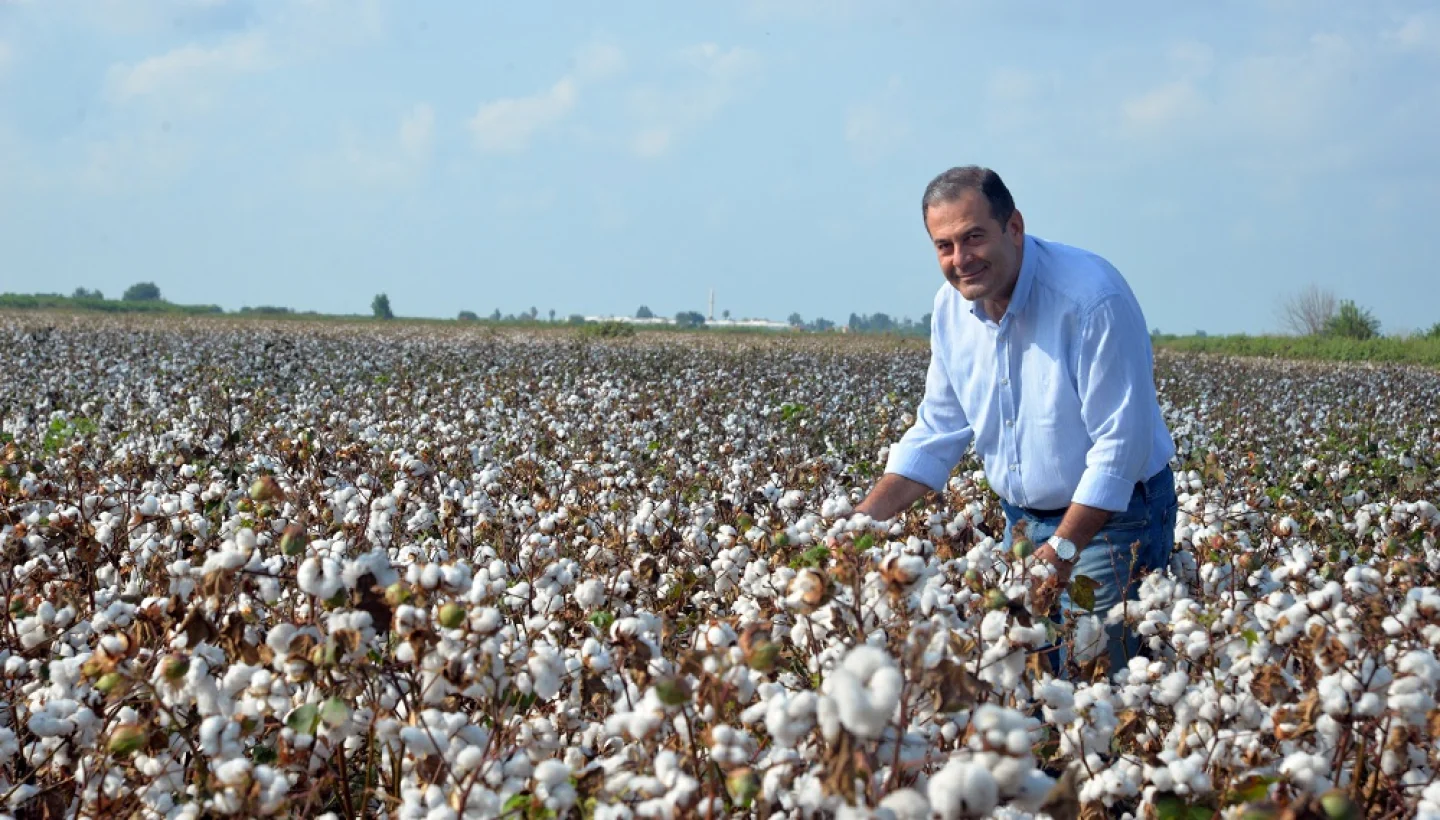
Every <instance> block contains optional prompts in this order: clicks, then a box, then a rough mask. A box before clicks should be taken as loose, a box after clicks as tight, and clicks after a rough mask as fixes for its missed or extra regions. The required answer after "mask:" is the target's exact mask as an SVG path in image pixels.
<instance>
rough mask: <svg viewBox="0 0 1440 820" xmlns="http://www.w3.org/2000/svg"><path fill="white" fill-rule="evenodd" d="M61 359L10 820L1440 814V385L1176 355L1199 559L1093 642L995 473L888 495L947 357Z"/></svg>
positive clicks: (361, 351)
mask: <svg viewBox="0 0 1440 820" xmlns="http://www.w3.org/2000/svg"><path fill="white" fill-rule="evenodd" d="M34 321H35V320H34V319H30V318H0V333H5V334H8V335H9V336H10V337H12V338H16V339H22V340H23V339H25V338H28V337H27V336H26V334H27V333H28V332H29V329H30V328H31V327H32V326H33V322H34ZM140 338H143V339H144V345H143V346H140V347H137V345H136V342H135V340H136V339H140ZM51 339H52V342H51V344H50V346H48V347H47V346H43V345H33V344H29V343H25V342H23V341H22V342H20V343H17V344H13V345H10V346H7V347H5V348H0V365H3V366H4V368H5V372H6V373H7V374H8V376H9V378H10V382H8V383H7V387H8V388H10V390H9V393H8V394H7V395H11V396H13V397H14V398H13V400H12V401H11V404H10V405H8V406H7V409H6V411H5V413H4V414H3V419H0V424H3V431H4V435H3V436H0V549H3V550H4V554H5V556H6V561H7V570H8V571H7V573H6V574H5V577H3V578H0V593H3V596H0V597H3V598H4V600H5V601H6V605H7V607H8V610H7V617H8V620H7V623H6V626H5V629H4V630H0V814H5V815H6V816H20V815H26V816H28V815H34V814H38V813H44V812H49V813H51V814H60V813H66V812H69V813H74V814H79V815H83V816H95V815H107V816H108V815H115V816H121V815H125V816H141V817H157V818H158V817H165V818H172V817H173V818H180V817H196V816H202V815H204V816H221V815H223V816H237V817H240V816H245V817H248V816H270V815H279V814H297V815H306V816H333V817H342V816H358V815H360V814H363V813H365V812H369V813H370V814H376V815H379V814H388V815H390V816H396V817H414V818H449V817H460V816H500V815H506V814H508V815H509V816H515V817H527V818H529V817H545V816H566V815H570V814H575V813H578V814H579V815H580V816H590V817H597V818H606V817H614V818H621V817H624V818H637V817H704V816H715V817H721V816H787V817H804V816H816V815H827V816H828V815H833V816H840V817H850V818H862V817H864V818H894V819H895V820H905V818H926V820H933V818H935V817H956V818H959V817H993V818H1012V817H1014V818H1019V817H1031V816H1042V815H1044V814H1053V813H1062V812H1065V811H1071V810H1073V811H1080V810H1081V809H1083V810H1085V811H1087V812H1089V814H1090V815H1091V816H1096V815H1107V816H1125V815H1129V816H1135V817H1140V816H1148V815H1149V814H1151V813H1159V814H1161V815H1162V816H1163V815H1165V814H1166V813H1168V812H1172V811H1178V810H1181V809H1193V810H1196V811H1200V812H1204V811H1210V810H1221V811H1222V813H1229V814H1231V815H1237V814H1239V813H1240V812H1241V811H1242V807H1244V809H1243V810H1245V811H1251V810H1253V811H1256V812H1264V811H1273V812H1276V813H1278V812H1281V811H1284V810H1287V809H1295V810H1297V811H1298V810H1301V809H1305V810H1313V811H1323V810H1325V809H1326V807H1327V806H1328V807H1330V808H1336V807H1338V808H1339V809H1343V810H1347V811H1349V810H1356V811H1359V812H1361V813H1363V812H1364V811H1366V810H1374V809H1375V808H1376V807H1380V806H1393V807H1399V808H1401V809H1403V810H1405V811H1408V812H1410V813H1415V814H1418V815H1420V816H1426V815H1427V813H1431V814H1434V813H1440V809H1436V808H1435V807H1436V806H1437V805H1440V802H1437V801H1440V798H1437V793H1436V790H1435V785H1434V784H1435V781H1436V777H1435V773H1436V767H1437V765H1440V760H1437V758H1436V754H1435V751H1434V748H1433V744H1432V743H1430V742H1429V740H1430V738H1431V737H1432V736H1433V734H1434V727H1435V720H1436V717H1435V716H1436V714H1437V708H1440V707H1437V703H1436V699H1437V686H1440V658H1437V652H1440V592H1437V590H1436V589H1435V588H1434V587H1433V583H1432V581H1431V580H1430V579H1432V578H1433V577H1434V573H1435V572H1437V571H1440V550H1437V548H1436V540H1435V536H1436V533H1437V532H1440V510H1437V508H1436V506H1435V503H1434V502H1435V493H1434V486H1433V484H1432V483H1431V479H1430V478H1429V476H1431V475H1432V474H1433V472H1434V468H1435V465H1436V464H1437V453H1436V448H1437V445H1436V444H1435V442H1434V439H1433V437H1431V436H1429V435H1428V432H1427V431H1426V428H1425V427H1424V419H1425V418H1426V417H1427V416H1426V414H1427V413H1428V412H1429V407H1428V405H1426V404H1425V399H1424V397H1425V396H1427V395H1433V392H1434V388H1435V384H1434V377H1433V376H1429V375H1426V374H1424V373H1420V372H1413V371H1379V370H1375V371H1372V370H1357V369H1350V368H1340V367H1316V366H1299V365H1290V364H1282V363H1274V362H1270V363H1265V364H1263V365H1260V364H1254V365H1251V364H1239V363H1228V364H1226V365H1225V366H1218V365H1215V364H1213V363H1209V362H1207V361H1205V360H1200V359H1186V358H1171V357H1168V356H1165V355H1161V356H1160V357H1158V358H1157V375H1158V376H1159V383H1160V385H1161V394H1162V398H1163V399H1164V407H1165V412H1166V414H1167V423H1168V424H1169V426H1170V429H1171V430H1172V431H1174V433H1175V435H1176V439H1177V441H1176V443H1177V450H1178V452H1179V455H1178V456H1177V462H1178V463H1177V465H1176V467H1177V469H1176V472H1175V479H1176V492H1177V498H1178V499H1179V510H1178V513H1177V529H1176V541H1175V550H1174V553H1173V554H1172V557H1171V561H1170V563H1169V565H1168V566H1167V567H1166V568H1165V569H1164V570H1163V571H1161V572H1158V573H1153V574H1150V575H1147V576H1146V577H1145V578H1143V579H1142V580H1141V582H1140V584H1139V588H1138V594H1137V600H1135V601H1132V602H1129V603H1126V604H1124V605H1122V606H1118V607H1116V608H1114V609H1113V610H1111V611H1110V612H1109V613H1108V615H1105V616H1103V617H1102V616H1100V615H1097V614H1093V613H1088V612H1085V611H1084V608H1083V606H1082V607H1081V608H1080V611H1077V612H1072V613H1071V617H1068V618H1066V619H1065V620H1064V622H1063V623H1053V622H1051V621H1050V619H1049V617H1048V615H1049V612H1050V610H1049V609H1048V607H1049V605H1050V602H1049V601H1048V600H1047V599H1046V598H1045V597H1043V596H1037V594H1036V588H1037V585H1039V584H1040V583H1041V582H1042V581H1043V580H1044V576H1045V572H1046V568H1045V567H1044V566H1043V565H1040V564H1039V563H1038V562H1036V561H1035V560H1034V559H1033V553H1032V552H1030V550H1032V549H1033V546H1034V545H1031V546H1030V547H1029V549H1026V548H1018V547H1016V546H1015V545H1014V544H1013V543H1012V544H1007V542H1006V541H1005V538H1004V532H1003V527H1004V517H1003V514H1002V513H1001V511H1000V509H999V507H998V505H997V503H996V500H995V498H994V496H993V494H992V493H991V492H990V491H989V489H988V483H987V481H986V478H985V474H984V472H983V470H982V469H981V468H980V465H979V464H978V463H976V462H974V461H972V460H968V459H967V460H966V461H965V462H964V463H962V465H960V467H959V468H958V469H957V470H956V471H955V472H954V473H953V474H952V476H951V478H950V480H949V481H948V482H947V484H946V486H945V487H944V489H943V492H942V493H939V494H936V495H934V496H932V497H928V498H927V499H926V500H924V501H923V502H922V503H921V504H919V505H916V507H915V508H913V509H910V510H906V511H905V512H903V513H901V514H899V515H897V516H896V517H895V518H894V519H891V520H885V521H877V520H873V519H871V518H870V517H868V516H865V515H862V514H858V513H856V512H855V509H856V507H857V505H858V504H859V502H860V500H861V499H862V498H863V497H864V493H865V491H866V489H867V488H868V486H869V485H870V484H871V483H872V482H873V480H874V478H875V471H876V469H877V467H878V465H880V464H883V463H884V458H885V453H886V451H885V446H886V443H887V442H893V441H894V440H895V439H897V438H898V437H899V436H900V435H902V434H903V433H904V431H905V429H906V428H907V427H908V425H909V423H910V422H911V421H912V420H913V418H914V407H915V404H916V402H917V401H918V398H919V396H920V394H921V391H922V390H923V387H924V383H923V375H924V368H923V356H921V355H919V354H917V353H916V352H913V351H906V350H902V349H893V348H888V347H885V346H876V345H873V344H871V343H870V342H867V341H866V340H863V339H862V340H854V339H851V340H845V343H844V345H843V346H840V347H837V346H836V344H837V343H836V342H835V341H833V340H820V339H815V338H809V337H794V338H788V337H787V338H786V339H759V338H756V339H741V340H733V339H732V340H725V341H723V342H722V341H719V340H714V339H709V338H705V337H693V338H692V337H686V338H684V339H679V338H677V339H667V340H661V341H644V342H634V341H632V342H625V343H621V344H613V345H612V344H608V343H589V344H586V345H583V346H579V345H574V344H571V343H570V342H567V341H565V340H563V339H561V338H559V337H554V336H548V335H527V334H524V333H516V334H498V335H495V336H494V337H493V338H492V337H482V336H478V335H470V334H465V333H457V332H455V331H454V330H452V329H442V328H436V327H424V328H421V327H397V328H387V329H382V330H374V329H369V328H367V329H365V330H363V331H361V330H359V329H357V328H353V327H347V326H343V325H319V324H315V325H311V324H302V323H291V322H287V323H284V324H266V323H256V324H255V325H254V326H253V327H251V326H247V328H246V329H245V330H243V331H242V330H234V329H227V328H220V327H218V326H217V327H205V328H195V327H185V326H180V325H174V324H170V323H167V322H166V321H163V320H149V319H123V320H121V319H102V320H99V321H97V322H88V323H86V324H84V325H79V324H77V325H73V326H66V327H62V328H60V329H58V330H57V331H56V332H55V333H54V334H53V335H52V336H51ZM77 363H82V364H79V365H77ZM77 366H84V367H85V368H87V369H86V371H85V378H83V379H81V378H72V377H70V375H68V374H72V373H73V372H74V368H75V367H77ZM1381 393H1383V394H1384V395H1386V396H1388V397H1392V399H1393V400H1391V401H1389V402H1388V403H1386V404H1383V405H1376V404H1375V403H1374V402H1373V396H1374V395H1377V394H1381ZM1222 431H1223V435H1222V434H1221V432H1222ZM862 441H863V442H864V443H863V446H858V447H857V446H856V444H857V443H858V442H862ZM872 445H873V446H872ZM1361 453H1364V454H1365V455H1363V456H1362V455H1360V454H1361ZM1072 597H1073V596H1072ZM1081 597H1082V598H1083V597H1084V596H1083V594H1082V596H1081ZM1121 622H1125V623H1128V624H1129V625H1130V627H1131V628H1132V629H1133V630H1134V631H1135V632H1136V634H1137V635H1138V636H1139V637H1140V639H1141V643H1142V645H1143V647H1144V655H1143V656H1142V657H1137V658H1131V659H1128V661H1127V662H1126V663H1124V664H1122V665H1121V666H1120V667H1119V668H1115V669H1111V668H1108V666H1107V664H1108V654H1109V653H1108V645H1107V632H1106V629H1105V627H1113V626H1115V625H1117V624H1119V623H1121ZM1057 647H1059V648H1063V650H1064V653H1063V658H1064V660H1063V664H1062V668H1061V670H1060V671H1061V672H1062V673H1063V674H1058V675H1057V674H1056V670H1055V669H1054V668H1052V667H1051V665H1050V664H1049V663H1048V662H1042V660H1044V659H1045V658H1048V657H1049V656H1050V655H1051V653H1052V652H1054V650H1055V649H1056V648H1057ZM1261 816H1263V814H1262V815H1261Z"/></svg>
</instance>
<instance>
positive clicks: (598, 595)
mask: <svg viewBox="0 0 1440 820" xmlns="http://www.w3.org/2000/svg"><path fill="white" fill-rule="evenodd" d="M574 595H575V602H576V603H578V604H580V606H581V607H582V608H584V610H585V611H586V612H593V611H595V610H597V609H599V608H600V607H601V606H603V605H604V603H605V582H604V581H602V580H600V579H599V578H588V579H586V580H584V581H581V582H580V584H579V585H578V586H576V587H575V593H574Z"/></svg>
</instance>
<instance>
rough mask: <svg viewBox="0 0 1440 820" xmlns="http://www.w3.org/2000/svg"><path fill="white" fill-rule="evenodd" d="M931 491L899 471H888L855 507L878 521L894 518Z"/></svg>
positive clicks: (859, 511)
mask: <svg viewBox="0 0 1440 820" xmlns="http://www.w3.org/2000/svg"><path fill="white" fill-rule="evenodd" d="M929 493H930V488H929V487H927V486H925V485H924V484H921V483H920V482H918V481H915V480H914V479H910V478H906V477H905V476H903V475H900V474H899V473H886V474H885V475H884V476H883V477H881V479H880V480H879V481H878V482H876V484H875V487H874V489H872V490H870V494H869V495H867V496H865V500H864V501H861V502H860V505H859V506H858V507H856V508H855V512H857V513H864V514H865V515H868V516H870V517H871V518H873V519H875V520H876V521H886V520H889V519H891V518H894V517H895V516H896V515H898V514H899V513H900V512H901V511H903V510H904V509H905V508H907V507H909V506H910V505H911V504H914V503H915V502H916V501H918V500H919V499H921V498H924V497H925V496H926V495H927V494H929Z"/></svg>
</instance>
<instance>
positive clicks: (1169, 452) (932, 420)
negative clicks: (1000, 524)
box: [885, 235, 1175, 512]
mask: <svg viewBox="0 0 1440 820" xmlns="http://www.w3.org/2000/svg"><path fill="white" fill-rule="evenodd" d="M972 442H973V443H974V445H975V450H976V453H977V454H978V455H979V456H980V458H981V459H982V461H983V463H984V467H985V477H986V479H987V480H988V481H989V483H990V487H991V488H992V489H993V490H995V492H996V493H997V494H999V495H1000V497H1002V498H1004V499H1005V500H1007V501H1009V502H1010V503H1012V504H1015V505H1017V506H1021V507H1030V508H1033V509H1042V510H1050V509H1061V508H1064V507H1067V506H1069V505H1070V503H1071V502H1072V501H1073V502H1078V503H1080V504H1085V505H1088V506H1091V507H1099V508H1100V509H1104V510H1110V511H1112V512H1113V511H1120V510H1124V509H1125V508H1126V506H1127V504H1128V503H1129V501H1130V495H1131V493H1132V492H1133V491H1134V489H1135V483H1136V482H1137V481H1142V480H1144V479H1146V478H1149V477H1150V476H1152V475H1154V474H1155V473H1157V472H1159V471H1160V470H1162V469H1163V468H1164V467H1165V465H1166V464H1168V463H1169V461H1170V459H1171V457H1172V456H1174V455H1175V445H1174V442H1173V440H1172V439H1171V437H1170V431H1169V429H1168V428H1167V427H1166V426H1165V419H1164V415H1163V414H1162V413H1161V410H1160V405H1159V402H1158V400H1157V398H1156V394H1155V377H1154V357H1153V353H1152V351H1151V348H1150V333H1149V331H1148V330H1147V329H1146V326H1145V316H1144V314H1143V313H1142V312H1141V310H1140V303H1139V302H1138V301H1137V300H1136V299H1135V294H1134V293H1132V292H1131V290H1130V286H1129V285H1128V284H1126V282H1125V280H1124V278H1122V277H1121V275H1120V273H1119V271H1117V270H1116V269H1115V268H1114V266H1112V265H1111V264H1110V263H1109V262H1107V261H1105V260H1104V259H1102V258H1101V257H1099V256H1097V255H1095V254H1093V253H1090V252H1088V251H1084V250H1081V249H1079V248H1073V247H1069V246H1066V245H1062V244H1059V243H1056V242H1047V241H1045V240H1043V239H1039V238H1036V237H1033V236H1029V235H1027V236H1026V237H1025V245H1024V258H1023V261H1022V262H1021V265H1020V276H1019V279H1018V280H1017V281H1016V283H1015V291H1014V293H1013V294H1012V295H1011V297H1010V304H1009V307H1008V308H1007V309H1006V311H1005V315H1004V317H1003V318H1002V319H1001V320H1000V321H999V322H998V323H997V322H995V321H994V320H992V319H991V318H990V316H989V315H988V314H987V313H986V312H985V308H984V306H983V304H982V303H980V302H974V303H971V302H969V301H968V300H966V299H965V298H964V297H963V296H961V295H960V292H959V291H957V290H956V289H955V288H954V287H952V286H951V285H950V284H949V283H948V282H947V283H945V284H943V285H941V287H940V290H939V292H938V293H937V294H936V296H935V310H934V313H933V314H932V319H931V328H930V369H929V372H928V374H927V376H926V381H925V397H924V399H923V400H922V401H921V403H920V407H919V409H918V411H917V413H916V419H915V424H914V426H912V427H911V428H910V429H909V430H908V431H907V432H906V433H905V435H904V436H903V437H902V438H901V439H900V441H899V442H897V443H896V444H895V445H894V446H893V447H892V448H891V449H890V454H889V457H888V459H887V463H886V466H885V470H886V472H892V473H899V474H900V475H903V476H905V477H906V478H910V479H912V480H914V481H918V482H920V483H922V484H925V485H926V486H928V487H930V488H931V489H934V490H936V491H940V490H942V489H943V488H944V486H945V483H946V481H947V479H948V478H949V476H950V473H951V471H952V470H954V469H955V467H956V465H957V464H959V462H960V459H961V457H962V456H963V455H964V454H965V451H966V449H967V448H968V447H969V446H970V444H971V443H972Z"/></svg>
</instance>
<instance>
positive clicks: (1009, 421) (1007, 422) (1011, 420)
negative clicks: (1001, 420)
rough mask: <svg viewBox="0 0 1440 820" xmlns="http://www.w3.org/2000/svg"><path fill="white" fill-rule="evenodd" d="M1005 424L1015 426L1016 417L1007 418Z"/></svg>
mask: <svg viewBox="0 0 1440 820" xmlns="http://www.w3.org/2000/svg"><path fill="white" fill-rule="evenodd" d="M1005 426H1006V427H1014V426H1015V420H1014V419H1005Z"/></svg>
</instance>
